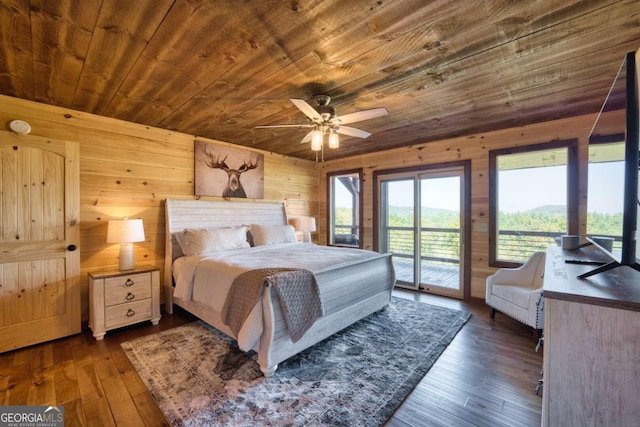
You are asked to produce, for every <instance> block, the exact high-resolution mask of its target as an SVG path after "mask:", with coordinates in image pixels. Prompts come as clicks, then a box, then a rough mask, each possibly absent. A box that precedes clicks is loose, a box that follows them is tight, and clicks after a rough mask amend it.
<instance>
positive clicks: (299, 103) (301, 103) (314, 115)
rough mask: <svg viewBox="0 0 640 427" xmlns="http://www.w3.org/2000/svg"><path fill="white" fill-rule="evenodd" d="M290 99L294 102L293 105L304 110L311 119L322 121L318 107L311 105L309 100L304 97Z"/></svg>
mask: <svg viewBox="0 0 640 427" xmlns="http://www.w3.org/2000/svg"><path fill="white" fill-rule="evenodd" d="M290 101H291V102H293V105H295V106H296V107H298V109H299V110H300V111H302V112H303V113H304V115H305V116H307V117H309V118H310V119H311V120H313V121H322V117H321V116H320V114H319V113H318V112H317V111H316V109H315V108H313V107H312V106H311V105H309V104H308V103H307V101H305V100H304V99H296V98H290Z"/></svg>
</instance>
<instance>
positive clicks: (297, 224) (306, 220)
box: [291, 216, 316, 233]
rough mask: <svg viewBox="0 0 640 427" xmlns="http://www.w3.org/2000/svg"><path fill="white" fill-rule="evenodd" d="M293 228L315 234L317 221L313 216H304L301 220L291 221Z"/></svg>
mask: <svg viewBox="0 0 640 427" xmlns="http://www.w3.org/2000/svg"><path fill="white" fill-rule="evenodd" d="M291 222H292V224H291V225H293V228H295V229H296V230H298V231H303V232H305V233H307V232H311V233H312V232H314V231H316V219H315V218H314V217H312V216H303V217H300V218H293V219H292V220H291Z"/></svg>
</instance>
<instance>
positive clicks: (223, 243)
mask: <svg viewBox="0 0 640 427" xmlns="http://www.w3.org/2000/svg"><path fill="white" fill-rule="evenodd" d="M248 229H249V227H246V226H244V225H243V226H240V227H220V228H185V229H184V230H183V231H181V232H180V233H178V234H176V240H177V241H178V244H179V245H180V248H181V249H182V253H183V254H184V255H186V256H190V255H197V254H206V253H209V252H217V251H226V250H230V249H242V248H248V247H250V246H249V242H247V230H248Z"/></svg>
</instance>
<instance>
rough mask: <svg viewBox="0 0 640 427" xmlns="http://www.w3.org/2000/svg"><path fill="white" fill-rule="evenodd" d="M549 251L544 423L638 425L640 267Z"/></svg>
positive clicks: (545, 283)
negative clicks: (600, 269)
mask: <svg viewBox="0 0 640 427" xmlns="http://www.w3.org/2000/svg"><path fill="white" fill-rule="evenodd" d="M575 254H576V253H575V252H567V251H564V250H562V249H561V248H559V247H550V248H549V249H547V257H546V265H545V272H544V316H545V317H544V327H545V329H544V334H545V337H544V363H543V365H544V374H543V375H544V388H543V398H542V425H543V426H551V427H554V426H562V427H567V426H580V427H585V426H616V427H623V426H634V427H637V426H638V425H640V272H638V271H635V270H633V269H632V268H630V267H627V266H621V267H618V268H616V269H614V270H610V271H608V272H605V273H600V274H597V275H594V276H591V277H589V278H587V279H578V278H577V276H578V275H579V274H581V273H584V272H586V271H589V270H592V269H593V268H595V266H593V265H584V264H573V263H567V262H565V256H569V255H571V256H572V257H575Z"/></svg>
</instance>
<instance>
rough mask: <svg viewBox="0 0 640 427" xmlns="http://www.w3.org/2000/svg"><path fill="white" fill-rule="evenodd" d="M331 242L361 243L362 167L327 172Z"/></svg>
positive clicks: (353, 245)
mask: <svg viewBox="0 0 640 427" xmlns="http://www.w3.org/2000/svg"><path fill="white" fill-rule="evenodd" d="M327 178H328V179H327V185H328V187H329V188H328V191H327V194H328V195H329V204H328V206H329V212H328V215H327V217H328V218H329V236H328V242H329V244H330V245H337V246H352V247H362V169H358V170H351V171H342V172H336V173H331V174H328V175H327Z"/></svg>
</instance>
